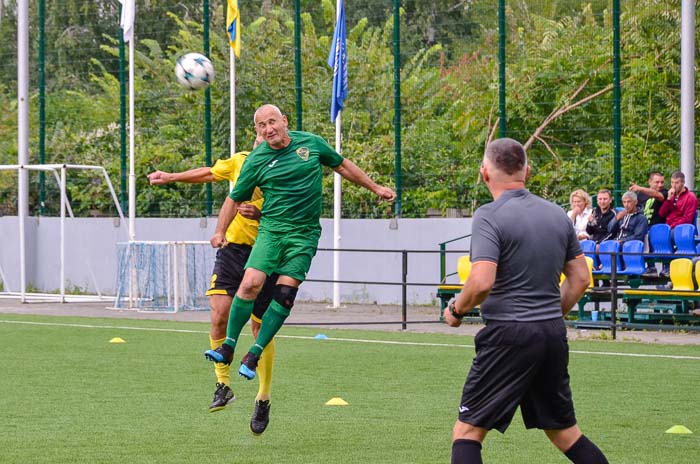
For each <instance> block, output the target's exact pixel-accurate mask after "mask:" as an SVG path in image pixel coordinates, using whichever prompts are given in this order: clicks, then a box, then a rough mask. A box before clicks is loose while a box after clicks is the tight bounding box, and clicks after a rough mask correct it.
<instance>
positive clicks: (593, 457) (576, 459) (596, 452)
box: [564, 435, 608, 464]
mask: <svg viewBox="0 0 700 464" xmlns="http://www.w3.org/2000/svg"><path fill="white" fill-rule="evenodd" d="M564 455H565V456H566V457H567V458H569V461H571V462H573V463H574V464H608V460H607V459H606V458H605V455H604V454H603V452H602V451H601V450H600V448H598V447H597V446H596V445H595V443H593V442H592V441H591V440H589V439H588V438H587V437H586V436H585V435H581V436H580V437H579V439H578V440H576V443H574V444H573V445H571V448H569V449H568V451H567V452H566V453H564Z"/></svg>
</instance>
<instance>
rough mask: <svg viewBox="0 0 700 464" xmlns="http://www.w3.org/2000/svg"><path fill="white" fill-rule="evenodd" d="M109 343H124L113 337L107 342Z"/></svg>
mask: <svg viewBox="0 0 700 464" xmlns="http://www.w3.org/2000/svg"><path fill="white" fill-rule="evenodd" d="M109 343H126V341H124V339H123V338H120V337H114V338H113V339H111V340H110V341H109Z"/></svg>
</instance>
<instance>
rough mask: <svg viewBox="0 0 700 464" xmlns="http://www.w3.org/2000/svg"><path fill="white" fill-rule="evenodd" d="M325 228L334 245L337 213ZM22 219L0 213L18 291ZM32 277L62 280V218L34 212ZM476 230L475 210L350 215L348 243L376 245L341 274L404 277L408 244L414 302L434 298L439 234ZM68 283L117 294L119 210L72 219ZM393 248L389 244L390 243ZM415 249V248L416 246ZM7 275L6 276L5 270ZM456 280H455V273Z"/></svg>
mask: <svg viewBox="0 0 700 464" xmlns="http://www.w3.org/2000/svg"><path fill="white" fill-rule="evenodd" d="M215 225H216V219H215V218H202V219H158V218H143V219H137V220H136V238H137V240H164V241H165V240H178V241H185V240H187V241H208V240H209V237H210V236H211V234H212V233H213V230H214V227H215ZM321 225H322V227H323V234H322V235H321V240H320V242H319V248H333V221H332V220H331V219H323V220H322V221H321ZM18 229H19V223H18V218H17V217H14V216H4V217H0V269H2V274H0V280H3V285H4V289H5V290H11V291H18V290H19V287H20V273H19V263H20V254H19V248H20V247H19V232H18ZM25 230H26V245H27V284H28V285H31V287H32V288H34V289H37V290H39V291H53V290H56V289H58V288H59V287H60V246H59V243H60V220H59V218H45V217H42V218H38V217H32V218H29V219H27V222H26V226H25ZM469 233H471V218H431V219H400V220H398V228H397V229H391V228H390V221H389V220H364V219H346V220H342V221H341V233H340V235H341V242H340V243H341V244H340V248H341V249H362V250H374V251H362V252H340V266H341V280H352V281H369V282H400V281H401V270H402V266H401V259H402V257H401V251H400V250H408V251H409V253H408V274H407V281H408V282H409V283H423V284H430V285H413V286H409V287H408V289H407V299H408V302H409V303H410V304H431V303H434V301H435V284H437V281H438V278H439V273H440V265H439V255H438V253H437V252H438V251H439V246H438V244H439V242H443V241H447V240H451V239H453V238H456V237H458V236H462V235H466V234H469ZM65 236H66V239H65V262H66V271H65V281H64V282H65V285H66V287H67V288H75V287H77V288H79V289H81V290H83V291H86V292H90V293H93V292H97V291H99V292H101V293H103V294H107V295H113V294H114V293H115V288H116V279H117V253H116V243H117V242H125V241H127V240H128V231H127V225H126V224H125V223H123V222H121V223H120V221H118V220H115V219H113V218H77V219H66V222H65ZM468 246H469V241H468V239H463V240H460V241H457V242H454V243H451V244H449V245H448V247H447V249H448V250H467V249H468ZM387 250H389V251H387ZM411 251H413V252H411ZM459 255H460V253H452V254H448V259H447V269H448V272H454V271H455V269H456V261H457V257H458V256H459ZM3 275H4V279H3V278H2V277H3ZM308 278H309V279H323V280H332V279H333V252H332V251H322V250H320V251H319V252H318V253H317V255H316V258H315V259H314V262H313V264H312V266H311V270H310V272H309V275H308ZM451 281H453V282H454V281H456V278H455V277H453V278H452V279H451ZM340 292H341V301H342V302H345V303H375V302H376V303H379V304H396V303H400V302H401V287H400V286H394V285H378V284H341V285H340ZM299 299H300V300H305V301H332V299H333V284H332V283H321V282H305V283H304V284H303V285H302V287H301V289H300V291H299Z"/></svg>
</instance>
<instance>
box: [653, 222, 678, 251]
mask: <svg viewBox="0 0 700 464" xmlns="http://www.w3.org/2000/svg"><path fill="white" fill-rule="evenodd" d="M649 250H650V251H651V252H652V253H653V254H659V255H672V254H673V246H672V245H671V227H669V225H668V224H654V225H653V226H651V227H650V228H649Z"/></svg>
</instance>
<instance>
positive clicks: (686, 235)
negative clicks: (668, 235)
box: [673, 224, 695, 255]
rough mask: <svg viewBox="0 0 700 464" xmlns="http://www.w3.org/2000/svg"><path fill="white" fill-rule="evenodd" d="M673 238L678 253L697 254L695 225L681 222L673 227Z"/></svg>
mask: <svg viewBox="0 0 700 464" xmlns="http://www.w3.org/2000/svg"><path fill="white" fill-rule="evenodd" d="M673 240H674V242H675V243H676V254H677V255H694V254H695V226H694V225H692V224H679V225H677V226H676V227H674V228H673Z"/></svg>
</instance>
